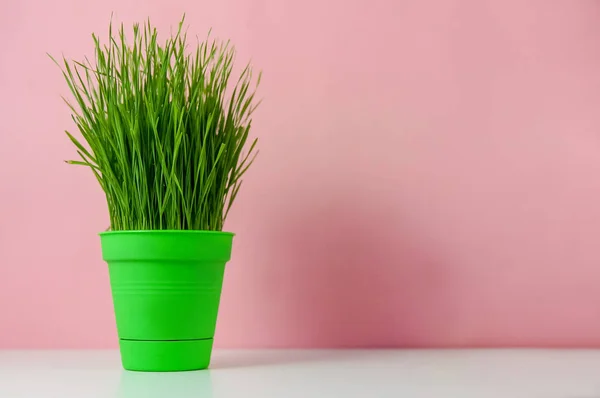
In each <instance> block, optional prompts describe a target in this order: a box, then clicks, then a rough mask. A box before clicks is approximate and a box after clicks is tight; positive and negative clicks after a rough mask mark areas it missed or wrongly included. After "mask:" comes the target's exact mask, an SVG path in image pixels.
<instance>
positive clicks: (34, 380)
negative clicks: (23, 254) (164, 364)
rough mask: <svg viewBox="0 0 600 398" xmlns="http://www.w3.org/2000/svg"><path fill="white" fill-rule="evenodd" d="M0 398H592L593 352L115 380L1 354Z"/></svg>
mask: <svg viewBox="0 0 600 398" xmlns="http://www.w3.org/2000/svg"><path fill="white" fill-rule="evenodd" d="M0 397H2V398H4V397H6V398H20V397H27V398H30V397H39V398H54V397H56V398H72V397H73V398H74V397H77V398H87V397H102V398H111V397H118V398H187V397H194V398H234V397H235V398H254V397H256V398H270V397H274V398H275V397H276V398H296V397H298V398H300V397H302V398H306V397H310V398H321V397H344V398H348V397H350V398H353V397H361V398H362V397H365V398H371V397H373V398H377V397H382V398H388V397H390V398H392V397H393V398H400V397H402V398H404V397H406V398H412V397H416V398H455V397H456V398H496V397H497V398H521V397H522V398H600V351H593V350H562V351H561V350H407V351H404V350H303V351H300V350H277V351H274V350H266V351H264V350H263V351H216V352H215V354H214V359H213V366H212V368H211V370H209V371H197V372H179V373H140V372H127V371H124V370H122V369H121V367H120V363H119V354H118V352H116V351H0Z"/></svg>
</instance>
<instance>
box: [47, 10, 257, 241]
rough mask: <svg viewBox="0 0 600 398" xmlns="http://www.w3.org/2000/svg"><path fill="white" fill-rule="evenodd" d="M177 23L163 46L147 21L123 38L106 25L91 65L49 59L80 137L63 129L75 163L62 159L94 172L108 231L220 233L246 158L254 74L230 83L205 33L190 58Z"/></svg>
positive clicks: (226, 57)
mask: <svg viewBox="0 0 600 398" xmlns="http://www.w3.org/2000/svg"><path fill="white" fill-rule="evenodd" d="M183 22H184V21H183V20H182V21H181V22H180V23H179V29H178V30H177V32H176V33H175V34H172V35H171V37H170V38H168V39H167V40H166V42H165V43H164V44H159V42H158V37H157V31H156V29H155V28H153V27H152V26H151V24H150V22H149V21H148V22H146V23H145V24H143V26H142V27H141V28H140V25H139V24H136V25H134V27H133V39H132V40H131V41H128V39H127V37H126V34H125V31H124V28H123V26H122V25H121V27H120V29H119V30H118V32H117V33H116V34H115V33H114V32H113V29H112V23H111V27H110V28H109V35H108V42H107V43H106V44H104V43H101V42H100V40H99V38H98V37H97V36H96V35H92V37H93V40H94V44H95V60H94V62H90V60H89V59H87V58H86V59H85V60H84V61H82V62H77V61H71V62H70V61H68V60H67V59H65V58H63V60H62V61H63V62H61V63H60V64H59V63H58V62H57V64H59V66H60V67H61V69H62V71H63V75H64V77H65V79H66V81H67V84H68V86H69V89H70V90H71V92H72V94H73V96H74V98H75V101H74V102H72V103H71V102H69V101H66V102H67V104H68V105H69V107H70V109H71V111H72V113H73V120H74V121H75V123H76V125H77V127H78V129H79V131H80V133H81V135H82V136H83V139H84V140H81V141H80V140H78V139H77V138H75V136H74V135H73V134H70V133H69V132H67V135H68V137H69V138H70V140H71V141H72V142H73V144H74V145H75V147H76V149H77V152H78V154H79V155H80V157H81V160H77V161H75V160H73V161H69V162H68V163H70V164H75V165H82V166H87V167H89V168H90V169H91V171H92V172H93V173H94V175H95V176H96V178H97V180H98V182H99V183H100V185H101V186H102V189H103V190H104V193H105V194H106V200H107V203H108V209H109V214H110V222H111V229H112V230H149V229H160V230H163V229H172V230H182V229H183V230H214V231H220V230H222V228H223V222H224V220H225V218H226V217H227V213H228V212H229V209H230V208H231V205H232V204H233V202H234V200H235V198H236V195H237V194H238V192H239V189H240V186H241V183H242V180H241V177H242V175H243V174H244V172H245V171H246V170H247V169H248V167H249V166H250V165H251V164H252V161H253V160H254V157H255V154H256V151H255V147H256V142H257V141H256V139H255V140H253V141H251V142H250V141H249V139H248V134H249V131H250V127H251V124H252V119H251V115H252V113H253V111H254V110H255V108H256V106H257V105H258V103H257V102H256V101H255V93H256V88H257V86H258V83H259V82H260V75H259V76H258V78H257V79H253V75H252V69H251V67H250V64H248V65H247V66H246V67H245V68H244V69H243V70H242V72H241V74H240V75H239V78H238V79H237V82H236V83H235V84H234V85H230V84H229V82H230V78H231V77H232V70H233V64H234V57H235V50H234V48H233V47H232V46H231V45H230V43H229V42H225V43H223V42H219V41H217V40H211V39H210V35H209V38H207V40H205V41H201V42H196V43H195V44H196V45H195V51H191V52H189V48H188V40H187V33H185V32H184V31H183V30H182V26H183ZM55 62H56V61H55ZM84 144H87V145H84ZM245 148H246V149H247V150H245Z"/></svg>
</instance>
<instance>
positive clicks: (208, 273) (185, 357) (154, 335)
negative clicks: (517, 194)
mask: <svg viewBox="0 0 600 398" xmlns="http://www.w3.org/2000/svg"><path fill="white" fill-rule="evenodd" d="M100 238H101V242H102V257H103V259H104V261H106V262H107V263H108V269H109V274H110V284H111V289H112V297H113V303H114V308H115V318H116V321H117V331H118V334H119V346H120V349H121V360H122V363H123V367H124V368H125V369H127V370H138V371H154V372H168V371H182V370H199V369H206V368H207V367H208V365H209V364H210V356H211V352H212V346H213V338H214V335H215V325H216V322H217V313H218V310H219V301H220V298H221V287H222V284H223V273H224V271H225V264H226V263H227V261H229V258H230V256H231V246H232V241H233V234H231V233H228V232H213V231H163V230H156V231H111V232H103V233H101V234H100Z"/></svg>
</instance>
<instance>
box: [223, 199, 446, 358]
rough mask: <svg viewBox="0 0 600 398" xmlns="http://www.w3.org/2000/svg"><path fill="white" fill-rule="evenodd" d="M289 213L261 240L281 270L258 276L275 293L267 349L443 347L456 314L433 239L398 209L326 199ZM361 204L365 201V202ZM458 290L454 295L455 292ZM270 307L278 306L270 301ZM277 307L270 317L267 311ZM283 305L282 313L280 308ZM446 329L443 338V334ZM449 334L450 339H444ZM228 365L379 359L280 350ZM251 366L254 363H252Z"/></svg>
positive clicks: (358, 354)
mask: <svg viewBox="0 0 600 398" xmlns="http://www.w3.org/2000/svg"><path fill="white" fill-rule="evenodd" d="M315 197H318V198H320V200H319V201H318V202H317V201H315V203H307V204H306V205H305V206H303V207H302V208H296V209H294V213H293V214H290V210H288V211H287V212H286V213H285V214H281V217H271V219H273V218H277V219H278V221H277V223H276V224H275V223H273V224H270V225H267V226H263V227H262V228H265V229H268V231H269V232H268V234H267V236H266V238H265V237H263V239H265V240H266V241H269V247H270V248H275V250H276V253H275V254H273V257H272V258H270V259H269V261H271V262H273V263H274V264H277V265H278V266H280V267H285V268H284V270H282V271H281V272H279V273H278V276H277V277H276V279H273V277H272V276H269V275H265V276H264V277H261V278H257V279H259V281H258V283H259V284H260V286H259V287H258V288H259V289H264V291H268V292H269V293H270V294H271V293H272V296H271V297H270V298H269V300H270V302H264V303H263V304H264V305H267V306H271V309H270V311H269V316H270V317H273V314H283V315H282V316H281V318H279V319H273V318H271V319H267V320H268V322H269V324H270V325H271V327H272V328H273V329H272V332H271V333H272V334H273V335H274V339H273V343H272V345H271V346H270V348H290V347H293V348H324V349H327V348H335V349H341V348H367V349H374V348H392V347H393V348H417V347H425V346H429V345H434V346H435V345H438V346H439V345H440V344H441V345H443V344H444V341H443V339H444V337H443V335H444V332H442V333H440V331H442V330H446V331H450V330H451V327H452V326H451V325H452V321H453V318H454V317H455V316H456V308H455V304H456V300H453V298H452V295H453V294H454V293H453V291H452V290H451V289H452V286H451V285H452V283H451V280H450V279H451V278H452V275H451V274H450V270H449V268H448V267H447V264H444V263H443V262H442V261H439V260H438V259H437V258H436V253H435V250H434V249H433V248H432V247H430V246H431V244H430V242H427V239H426V238H425V237H423V236H419V231H418V230H417V229H418V228H414V226H411V225H408V224H407V223H406V222H405V221H404V220H403V219H402V216H401V215H400V214H401V211H400V210H401V209H399V208H400V207H401V204H397V203H392V204H390V203H389V202H387V203H386V202H383V201H379V200H378V199H377V197H376V195H373V197H372V198H371V199H369V200H363V201H362V203H359V202H357V201H356V202H355V201H353V197H352V195H344V196H336V197H329V198H327V199H326V200H323V192H320V193H319V195H315ZM367 202H368V203H367ZM454 292H456V288H454ZM273 303H276V304H273ZM275 305H276V306H278V310H277V311H273V306H275ZM282 307H283V308H282ZM447 333H448V332H446V335H447ZM450 333H451V332H450ZM274 355H275V356H274V357H265V358H252V357H248V358H237V359H235V358H229V359H228V360H227V361H224V362H219V363H217V364H215V365H216V367H217V368H229V367H245V366H269V365H282V364H289V363H298V362H323V361H329V360H339V359H341V358H342V357H344V358H353V359H356V357H359V358H366V357H368V356H371V355H381V353H374V352H370V351H368V350H366V351H362V350H361V351H351V352H349V351H346V352H344V351H341V350H340V351H333V352H331V351H330V352H321V353H319V352H316V353H314V354H313V355H309V356H307V355H305V354H303V353H302V352H301V351H299V352H293V351H292V352H285V353H280V354H274ZM253 361H254V362H253Z"/></svg>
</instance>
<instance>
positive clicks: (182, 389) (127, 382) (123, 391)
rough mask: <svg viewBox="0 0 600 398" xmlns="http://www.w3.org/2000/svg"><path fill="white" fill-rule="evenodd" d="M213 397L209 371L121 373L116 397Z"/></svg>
mask: <svg viewBox="0 0 600 398" xmlns="http://www.w3.org/2000/svg"><path fill="white" fill-rule="evenodd" d="M212 396H213V383H212V378H211V374H210V371H204V370H202V371H191V372H163V373H161V372H130V371H126V370H124V371H122V373H121V378H120V380H119V389H118V393H117V397H119V398H165V397H174V398H175V397H177V398H187V397H190V398H192V397H194V398H196V397H202V398H211V397H212Z"/></svg>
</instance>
